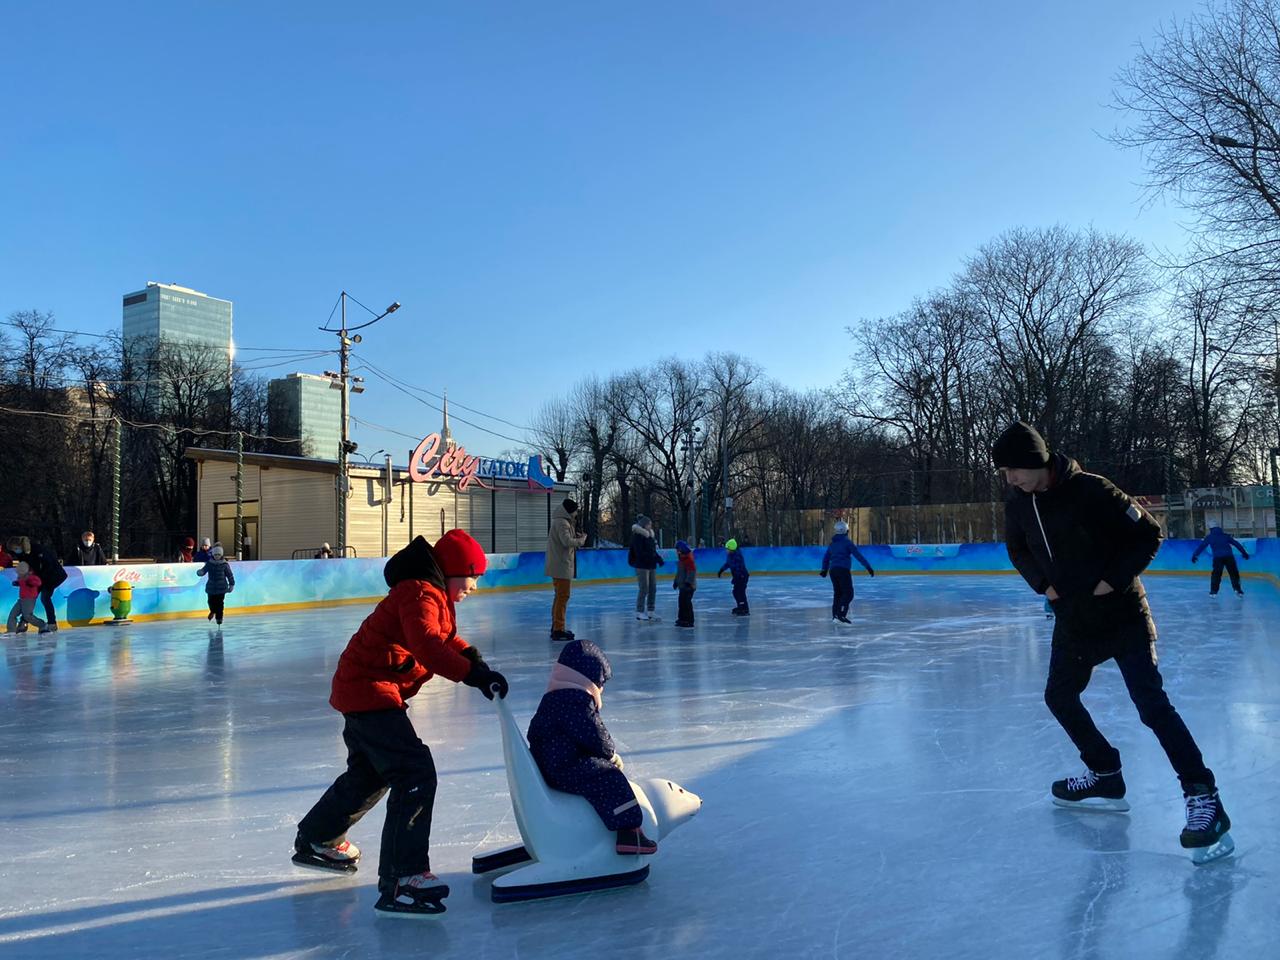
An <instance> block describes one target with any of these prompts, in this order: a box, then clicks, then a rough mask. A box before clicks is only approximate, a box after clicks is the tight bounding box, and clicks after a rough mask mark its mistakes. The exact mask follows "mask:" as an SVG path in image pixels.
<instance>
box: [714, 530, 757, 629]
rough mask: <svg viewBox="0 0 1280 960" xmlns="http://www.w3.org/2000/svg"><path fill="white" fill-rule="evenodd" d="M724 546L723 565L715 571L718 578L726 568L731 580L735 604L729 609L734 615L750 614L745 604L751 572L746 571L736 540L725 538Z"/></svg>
mask: <svg viewBox="0 0 1280 960" xmlns="http://www.w3.org/2000/svg"><path fill="white" fill-rule="evenodd" d="M724 548H725V550H726V551H728V555H727V556H726V557H725V560H724V566H722V567H721V568H720V570H719V571H718V572H717V573H716V577H717V578H719V577H720V576H721V575H723V574H724V572H725V571H726V570H728V571H729V576H730V578H731V579H732V581H733V601H734V603H736V604H737V606H735V607H734V608H733V609H732V610H731V611H729V612H730V613H732V614H733V615H734V616H735V617H749V616H751V608H750V607H748V606H747V581H748V580H749V579H750V578H751V574H750V573H749V572H748V571H747V561H746V560H744V559H743V557H742V551H741V550H739V549H738V541H737V540H726V541H725V544H724Z"/></svg>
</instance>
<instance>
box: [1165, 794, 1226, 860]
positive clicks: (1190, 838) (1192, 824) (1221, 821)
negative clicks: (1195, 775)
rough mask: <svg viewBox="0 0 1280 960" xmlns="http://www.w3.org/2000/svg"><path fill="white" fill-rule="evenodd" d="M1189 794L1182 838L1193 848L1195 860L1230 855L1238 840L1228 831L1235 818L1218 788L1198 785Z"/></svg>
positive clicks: (1187, 845) (1180, 839)
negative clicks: (1223, 803) (1227, 808)
mask: <svg viewBox="0 0 1280 960" xmlns="http://www.w3.org/2000/svg"><path fill="white" fill-rule="evenodd" d="M1191 791H1192V792H1189V793H1188V794H1187V797H1186V800H1187V825H1186V827H1184V828H1183V830H1182V836H1181V837H1179V838H1178V839H1179V842H1180V843H1181V844H1182V846H1183V848H1184V849H1185V850H1187V851H1189V852H1190V854H1191V862H1192V863H1195V864H1202V863H1210V862H1211V861H1214V860H1218V859H1221V858H1222V857H1225V856H1228V855H1230V853H1231V852H1232V851H1233V850H1235V848H1236V844H1235V841H1234V840H1232V839H1231V834H1230V833H1229V832H1228V831H1230V829H1231V819H1230V818H1229V817H1228V816H1227V811H1226V810H1224V809H1223V807H1222V800H1221V799H1220V798H1219V797H1218V791H1217V790H1211V789H1210V788H1209V787H1205V786H1201V785H1196V786H1193V787H1192V788H1191Z"/></svg>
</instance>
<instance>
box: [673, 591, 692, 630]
mask: <svg viewBox="0 0 1280 960" xmlns="http://www.w3.org/2000/svg"><path fill="white" fill-rule="evenodd" d="M676 620H677V621H678V622H680V623H693V587H681V588H680V598H679V600H677V601H676Z"/></svg>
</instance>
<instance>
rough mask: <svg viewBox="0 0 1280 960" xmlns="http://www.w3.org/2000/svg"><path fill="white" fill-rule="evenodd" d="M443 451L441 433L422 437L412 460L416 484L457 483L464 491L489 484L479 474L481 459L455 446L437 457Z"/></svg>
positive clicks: (411, 464) (410, 472) (412, 470)
mask: <svg viewBox="0 0 1280 960" xmlns="http://www.w3.org/2000/svg"><path fill="white" fill-rule="evenodd" d="M439 449H440V434H438V433H431V434H428V435H427V436H425V437H423V438H422V442H421V443H420V444H418V447H417V449H416V450H414V451H413V457H412V459H410V460H409V478H410V479H411V480H413V482H414V483H443V482H445V481H448V480H456V481H457V483H458V489H459V490H465V489H467V487H469V486H471V484H473V483H474V484H476V485H477V486H480V487H485V486H486V484H485V483H484V481H482V480H481V479H480V478H479V477H477V476H476V472H477V471H478V470H479V469H480V458H479V457H473V456H470V455H468V453H467V451H466V448H465V447H455V448H454V449H452V450H446V451H445V452H444V453H441V454H439V455H437V451H438V450H439Z"/></svg>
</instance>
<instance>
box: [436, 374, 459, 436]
mask: <svg viewBox="0 0 1280 960" xmlns="http://www.w3.org/2000/svg"><path fill="white" fill-rule="evenodd" d="M440 445H441V446H442V447H444V449H446V450H453V449H454V448H455V447H457V446H458V441H456V440H454V439H453V431H451V430H450V429H449V388H448V387H445V388H444V425H443V426H442V427H441V428H440Z"/></svg>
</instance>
